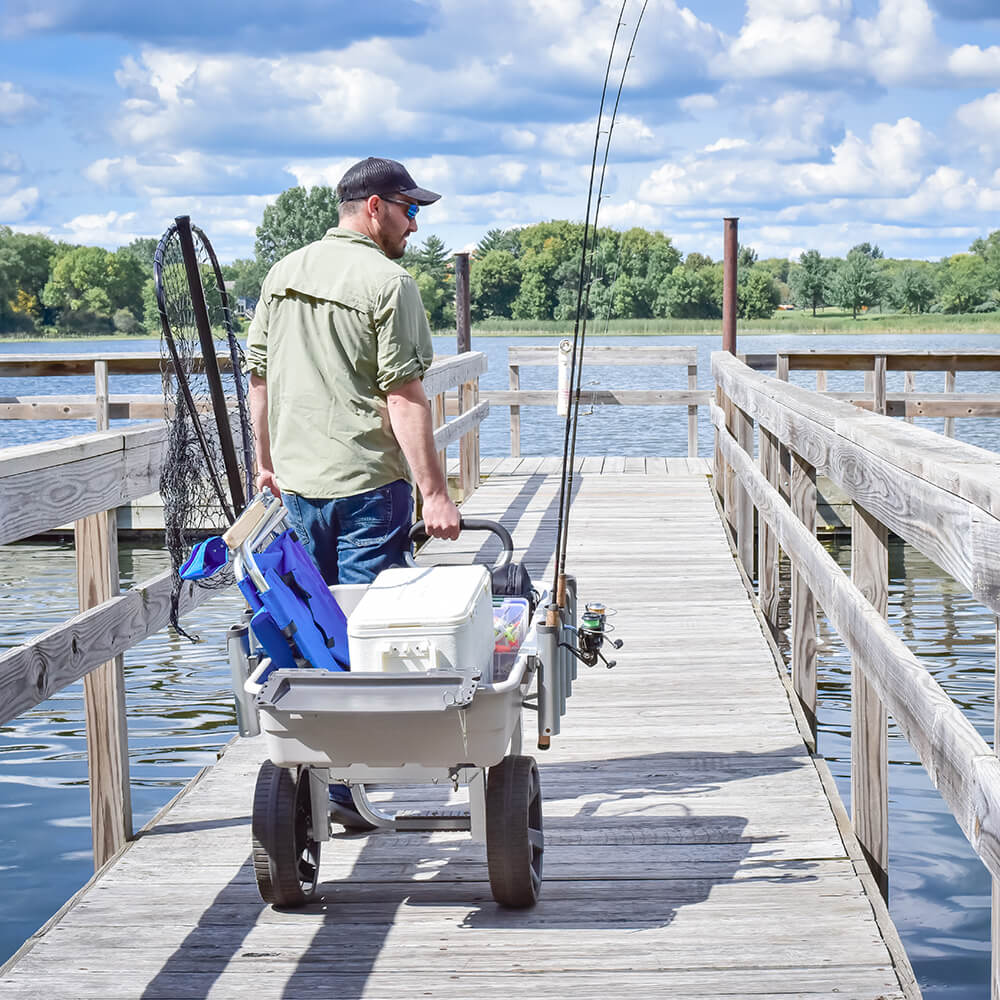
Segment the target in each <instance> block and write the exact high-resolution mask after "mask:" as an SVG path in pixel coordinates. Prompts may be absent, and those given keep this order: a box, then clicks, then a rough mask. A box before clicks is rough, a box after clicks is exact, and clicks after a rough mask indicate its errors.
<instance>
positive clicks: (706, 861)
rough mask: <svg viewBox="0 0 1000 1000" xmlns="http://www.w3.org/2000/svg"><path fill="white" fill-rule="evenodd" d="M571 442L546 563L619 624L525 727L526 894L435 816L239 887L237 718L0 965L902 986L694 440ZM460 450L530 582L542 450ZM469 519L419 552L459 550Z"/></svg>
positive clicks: (822, 988) (166, 994)
mask: <svg viewBox="0 0 1000 1000" xmlns="http://www.w3.org/2000/svg"><path fill="white" fill-rule="evenodd" d="M579 467H580V469H581V472H580V474H579V476H578V477H577V483H576V485H577V489H576V495H575V498H574V502H573V507H572V516H571V524H570V544H569V554H568V569H569V571H570V572H572V573H574V574H575V575H576V576H577V578H578V580H579V593H580V598H581V600H582V601H586V600H595V599H600V600H603V601H605V602H606V603H608V604H609V605H611V606H613V607H615V608H617V609H618V615H617V616H616V617H615V618H614V619H613V622H614V624H615V626H616V628H617V630H618V631H617V635H618V636H620V637H621V638H623V639H624V640H625V643H626V645H625V648H624V649H622V650H621V651H620V653H618V654H617V658H618V666H617V667H616V668H615V669H614V670H612V671H608V670H605V669H603V668H602V667H598V668H594V669H591V670H586V669H585V668H582V667H581V670H580V676H579V678H578V680H577V682H576V684H575V686H574V692H573V697H572V700H571V701H570V703H569V707H568V711H567V715H566V717H565V719H564V720H563V727H562V734H561V735H560V736H558V737H556V738H555V739H554V741H553V749H552V750H551V751H548V752H545V753H536V754H535V756H536V757H537V758H538V760H539V763H540V766H541V782H542V789H543V795H544V801H545V806H544V814H545V831H546V850H545V882H544V885H543V889H542V898H541V900H540V902H539V904H538V906H537V907H536V908H534V909H533V910H529V911H504V910H501V909H499V908H498V907H497V906H496V904H495V903H494V902H493V901H492V898H491V895H490V891H489V886H488V883H487V877H486V866H485V860H484V851H483V848H482V846H481V845H478V844H472V843H471V842H470V841H469V839H468V837H467V835H465V834H460V833H435V834H416V833H407V834H391V833H376V834H373V835H370V836H357V835H354V836H349V835H346V834H345V835H341V836H339V837H338V836H335V837H334V839H333V840H332V841H331V842H330V843H328V844H325V845H324V853H323V863H322V868H321V891H320V893H319V894H318V897H317V901H316V902H314V903H313V904H312V905H310V906H308V907H306V908H304V909H302V910H298V911H278V910H275V909H272V908H270V907H268V906H266V905H264V904H263V903H262V902H261V901H260V898H259V896H258V894H257V889H256V885H255V883H254V876H253V870H252V866H251V863H250V804H251V797H252V786H253V780H254V777H255V774H256V770H257V767H258V764H259V761H260V758H261V755H262V747H261V745H260V741H259V740H238V741H236V742H234V743H232V744H231V745H230V746H229V748H228V749H227V751H226V752H225V754H224V755H223V756H222V758H221V760H220V761H219V763H218V764H217V765H216V766H214V767H212V768H210V769H208V770H207V771H206V772H205V773H203V774H202V775H201V776H200V778H199V779H198V780H197V781H195V782H194V783H192V785H191V786H189V787H188V789H186V790H185V792H184V793H182V794H181V795H180V796H179V797H178V798H177V799H176V800H175V801H174V803H172V804H171V805H170V806H169V807H168V808H167V809H165V810H164V811H163V813H162V814H161V815H160V816H159V817H158V818H157V819H156V820H155V821H154V822H153V823H152V824H150V826H149V827H148V828H146V829H145V830H144V831H143V832H142V834H141V835H140V836H139V837H138V839H137V840H135V841H134V842H132V843H129V844H128V845H126V847H125V848H124V849H123V850H122V851H121V852H120V853H119V854H118V856H117V857H116V858H115V859H113V860H112V862H111V863H110V864H109V865H108V866H107V867H106V868H104V869H103V870H102V871H101V872H100V873H99V874H98V875H97V876H95V878H94V879H93V880H92V882H91V883H90V884H89V885H88V886H86V887H85V888H84V889H83V890H82V891H81V892H80V893H79V894H78V895H77V896H76V897H74V899H73V900H71V901H70V903H69V904H67V906H66V907H65V908H64V909H63V910H62V911H61V912H60V913H59V914H57V916H56V917H55V918H54V919H53V920H52V921H51V922H50V923H49V924H48V925H47V926H46V927H45V928H43V929H42V930H41V931H40V932H39V933H38V934H37V935H35V936H34V937H33V938H32V939H31V940H30V941H29V942H27V944H26V945H25V947H24V948H22V950H21V951H20V952H19V953H18V955H16V956H15V958H14V959H13V960H12V962H11V963H9V965H8V966H7V967H5V969H4V971H3V973H2V975H0V993H2V995H3V996H4V997H11V998H14V997H17V998H36V997H37V998H39V1000H42V998H45V1000H49V998H51V997H73V998H79V1000H84V998H102V1000H105V998H107V1000H110V998H125V997H142V998H164V1000H167V998H169V1000H182V998H189V997H190V998H203V997H213V998H223V997H225V998H229V997H233V998H239V1000H245V998H246V997H248V996H249V997H253V998H254V1000H265V998H270V997H282V998H287V1000H291V998H298V997H302V998H309V1000H318V998H338V1000H341V998H352V997H380V998H397V997H398V998H409V997H427V996H430V997H454V998H470V997H476V998H492V997H509V996H512V995H535V996H540V997H559V998H563V997H571V996H572V997H580V998H585V997H595V998H596V997H600V998H616V997H625V996H646V997H696V996H698V997H728V996H733V997H736V996H739V997H747V996H753V997H759V998H765V997H779V996H780V997H784V998H788V997H817V998H818V997H829V998H831V1000H832V998H833V997H836V998H838V1000H847V998H852V997H853V998H857V1000H875V998H885V1000H890V998H892V1000H896V998H902V997H916V996H919V990H918V989H917V987H916V986H915V984H914V982H913V978H912V972H911V971H910V969H909V965H908V963H907V961H906V959H905V956H904V955H903V954H902V949H901V948H900V947H899V943H898V940H897V939H896V937H895V932H894V930H893V929H892V926H891V924H890V923H889V921H888V917H887V914H886V911H885V906H884V904H883V903H882V900H881V897H880V896H879V894H878V891H877V887H876V883H875V881H874V879H873V878H872V876H871V875H870V874H869V873H868V868H867V865H866V864H865V862H864V860H863V859H862V857H861V854H860V851H859V849H858V846H857V843H856V841H854V839H853V835H852V834H851V832H850V824H849V823H848V821H847V818H846V816H845V815H844V813H843V807H842V806H841V805H840V802H839V799H838V798H837V796H836V793H835V791H833V790H832V782H831V780H830V777H829V774H828V772H827V771H826V768H825V765H824V764H823V762H822V761H821V760H817V759H816V758H814V756H813V755H811V754H810V753H809V751H808V749H807V746H806V744H805V742H804V738H803V734H802V732H803V731H802V729H801V728H800V726H799V725H798V723H797V721H796V718H797V715H796V712H798V709H796V712H793V709H792V708H791V707H790V700H789V695H788V685H787V682H786V681H785V680H784V678H783V676H782V675H783V668H782V669H779V668H778V667H777V666H776V659H775V652H774V650H773V646H772V644H771V640H770V638H769V637H768V636H767V635H766V628H764V627H762V624H761V618H760V616H759V613H758V611H757V609H756V607H755V604H754V603H753V601H752V599H751V597H750V596H749V594H748V590H747V587H746V585H745V578H744V577H743V576H742V575H741V570H740V568H739V566H738V563H737V561H736V559H735V557H734V553H733V550H732V547H731V544H730V541H729V538H728V536H727V534H726V531H725V529H724V527H723V521H722V519H721V517H720V515H719V512H718V509H717V507H716V503H715V499H714V497H713V494H712V491H711V489H710V486H709V481H708V478H707V473H708V471H709V470H708V463H706V462H704V461H701V460H698V459H687V458H682V459H663V458H657V459H652V458H628V459H622V458H618V459H613V458H587V459H583V460H581V461H580V462H579ZM482 472H483V474H484V475H486V476H488V478H487V480H486V481H485V482H484V483H483V485H482V486H481V487H480V488H479V489H478V490H477V491H476V492H475V493H474V494H473V495H472V496H471V497H470V498H469V500H468V501H467V502H466V505H465V507H464V513H467V514H471V515H478V516H484V517H492V518H494V519H498V520H501V521H502V522H503V523H504V524H505V525H506V526H507V527H509V528H510V529H511V530H512V532H513V534H514V538H515V543H516V546H517V550H518V553H519V556H520V557H521V558H523V559H524V560H525V561H526V562H527V564H528V566H529V568H530V570H531V571H532V575H533V577H535V579H536V581H537V582H540V583H542V584H543V585H544V586H546V587H547V586H550V579H551V556H552V552H553V549H554V540H555V523H556V515H557V509H558V497H557V489H558V475H557V474H556V473H557V472H558V461H557V460H555V459H543V458H510V459H502V460H489V459H484V460H483V463H482ZM483 537H485V536H479V535H476V536H472V535H469V536H466V540H460V541H459V542H458V543H455V544H454V545H453V546H451V547H450V548H449V549H448V555H447V556H446V557H445V558H447V559H449V560H451V559H454V558H458V557H461V558H463V559H464V558H467V557H469V556H471V555H472V552H473V551H474V550H475V549H477V548H478V546H479V543H480V541H481V539H482V538H483ZM442 545H443V543H433V545H432V550H438V551H444V550H443V548H442ZM221 655H223V651H222V637H221V636H220V656H221ZM798 718H800V719H801V712H798ZM532 728H533V727H531V726H529V727H527V732H529V733H530V732H531V730H532ZM525 752H532V751H531V749H530V744H526V750H525ZM397 796H398V797H400V798H406V797H407V796H409V797H410V798H411V799H412V796H413V793H411V792H399V793H397ZM424 801H426V799H425V800H424Z"/></svg>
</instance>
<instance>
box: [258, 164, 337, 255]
mask: <svg viewBox="0 0 1000 1000" xmlns="http://www.w3.org/2000/svg"><path fill="white" fill-rule="evenodd" d="M339 218H340V216H339V213H338V211H337V195H336V193H335V192H334V190H333V189H332V188H329V187H327V186H326V185H323V184H321V185H317V186H316V187H314V188H310V189H309V191H306V189H305V188H303V187H291V188H288V189H287V190H285V191H282V192H281V194H279V195H278V198H277V200H276V201H275V203H274V204H273V205H268V206H267V208H265V209H264V216H263V219H262V220H261V223H260V225H259V226H258V227H257V239H256V242H255V243H254V250H255V252H256V254H257V259H258V260H259V261H260V262H261V263H262V264H264V265H266V266H267V267H268V268H269V267H271V265H272V264H275V263H276V262H277V261H279V260H281V258H282V257H284V256H285V255H286V254H290V253H291V252H292V251H293V250H298V249H299V247H304V246H305V245H306V244H307V243H312V242H314V241H315V240H318V239H322V237H323V235H324V234H325V233H326V231H327V230H328V229H329V228H330V227H331V226H335V225H337V222H338V221H339Z"/></svg>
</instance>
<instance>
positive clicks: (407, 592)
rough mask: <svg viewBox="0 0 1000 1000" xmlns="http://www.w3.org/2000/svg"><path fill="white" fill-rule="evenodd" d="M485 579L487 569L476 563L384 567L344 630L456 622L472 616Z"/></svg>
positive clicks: (362, 633) (351, 632) (358, 631)
mask: <svg viewBox="0 0 1000 1000" xmlns="http://www.w3.org/2000/svg"><path fill="white" fill-rule="evenodd" d="M489 581H490V574H489V571H488V570H487V569H486V567H485V566H480V565H474V566H403V567H400V568H398V569H386V570H383V571H382V572H381V573H379V575H378V576H377V577H375V580H374V582H373V583H372V585H371V586H370V587H369V588H368V590H367V592H366V593H365V596H364V597H362V598H361V600H360V601H359V602H358V606H357V607H356V608H355V609H354V610H353V611H352V612H351V614H350V616H349V617H348V619H347V631H348V634H349V635H354V636H358V637H363V636H365V635H371V634H383V633H384V632H385V631H386V630H387V629H397V628H406V629H414V628H427V627H433V626H438V627H440V626H445V627H447V626H449V625H451V626H457V625H460V624H461V623H462V622H464V621H467V620H468V619H469V618H471V616H472V612H473V609H474V608H475V605H476V601H477V600H478V599H479V596H480V594H481V593H482V592H483V588H484V587H486V588H489V585H490V584H489Z"/></svg>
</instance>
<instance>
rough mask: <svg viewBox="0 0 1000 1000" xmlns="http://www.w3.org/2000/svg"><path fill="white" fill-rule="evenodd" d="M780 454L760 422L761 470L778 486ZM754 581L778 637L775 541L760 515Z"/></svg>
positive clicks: (777, 584) (772, 633) (773, 631)
mask: <svg viewBox="0 0 1000 1000" xmlns="http://www.w3.org/2000/svg"><path fill="white" fill-rule="evenodd" d="M780 461H781V456H780V454H779V450H778V438H777V436H776V435H774V434H772V433H771V432H770V431H768V430H766V429H765V428H764V426H763V425H761V427H760V471H761V474H762V475H763V476H764V478H765V479H767V481H768V483H770V484H771V486H773V487H774V489H775V490H777V489H778V485H779V483H778V479H779V472H780ZM757 581H758V598H759V600H760V607H761V610H762V611H763V612H764V617H765V619H766V620H767V624H768V626H769V627H770V629H771V635H772V636H774V637H775V638H777V636H778V597H779V593H780V591H779V583H778V540H777V538H776V537H775V534H774V532H773V531H772V530H771V526H770V525H769V524H768V523H767V521H766V520H765V519H764V518H763V517H761V518H758V519H757Z"/></svg>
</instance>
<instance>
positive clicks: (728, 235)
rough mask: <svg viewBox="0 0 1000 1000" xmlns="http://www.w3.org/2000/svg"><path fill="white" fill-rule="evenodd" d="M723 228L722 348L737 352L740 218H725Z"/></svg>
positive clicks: (733, 352)
mask: <svg viewBox="0 0 1000 1000" xmlns="http://www.w3.org/2000/svg"><path fill="white" fill-rule="evenodd" d="M723 222H724V223H725V224H724V226H723V230H722V246H723V262H724V263H723V272H722V349H723V350H724V351H729V353H730V354H735V353H736V282H737V279H738V275H737V260H738V257H739V250H740V235H739V229H740V227H739V222H740V220H739V219H738V218H727V219H724V220H723Z"/></svg>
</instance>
